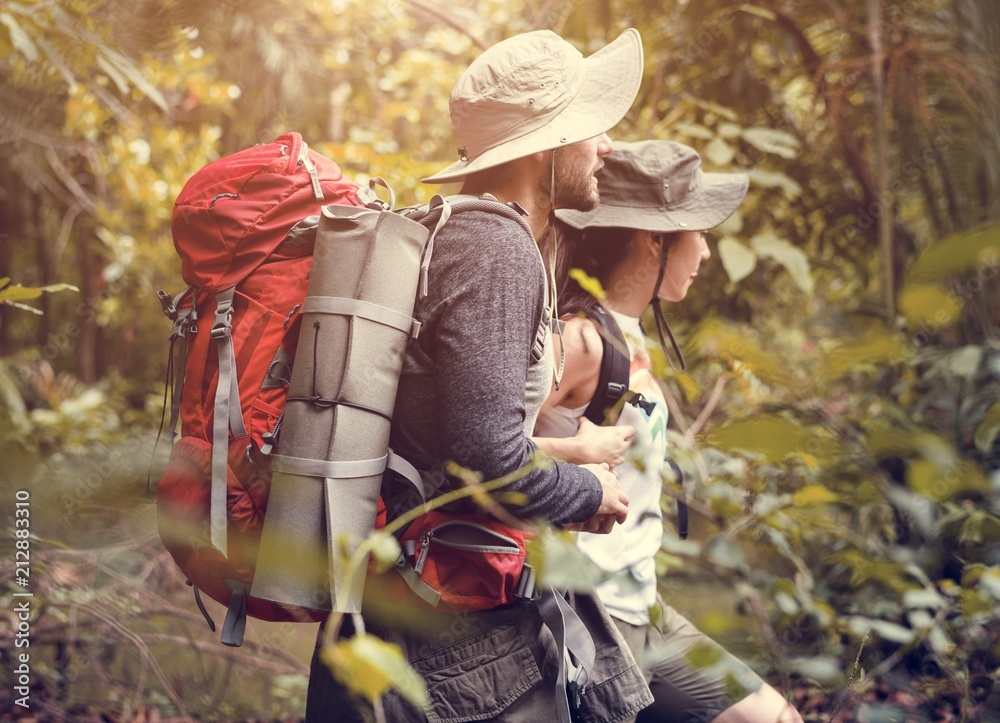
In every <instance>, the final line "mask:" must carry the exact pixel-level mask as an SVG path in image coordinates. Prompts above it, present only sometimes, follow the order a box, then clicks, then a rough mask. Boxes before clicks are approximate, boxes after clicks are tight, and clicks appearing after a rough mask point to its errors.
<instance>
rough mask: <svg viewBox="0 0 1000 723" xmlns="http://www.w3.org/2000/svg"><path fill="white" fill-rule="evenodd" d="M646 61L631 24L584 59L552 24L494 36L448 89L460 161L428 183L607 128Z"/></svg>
mask: <svg viewBox="0 0 1000 723" xmlns="http://www.w3.org/2000/svg"><path fill="white" fill-rule="evenodd" d="M642 65H643V58H642V41H641V40H640V38H639V32H638V31H637V30H634V29H632V28H629V29H628V30H626V31H625V32H623V33H622V34H621V35H619V36H618V37H617V38H616V39H615V40H614V41H613V42H611V43H610V44H608V45H606V46H604V47H603V48H601V49H600V50H598V51H597V52H596V53H594V54H593V55H591V56H589V57H587V58H584V57H583V55H582V54H581V53H580V52H579V51H578V50H577V49H576V48H574V47H573V46H572V45H570V44H569V43H568V42H566V41H565V40H563V39H562V38H560V37H559V36H558V35H556V34H555V33H553V32H552V31H551V30H536V31H534V32H530V33H524V34H522V35H515V36H514V37H512V38H508V39H507V40H504V41H502V42H500V43H497V44H496V45H494V46H493V47H492V48H490V49H488V50H487V51H486V52H484V53H483V54H482V55H480V56H479V57H478V58H476V60H475V61H473V63H472V65H470V66H469V68H468V69H467V70H466V71H465V73H463V74H462V77H461V78H459V79H458V82H457V83H456V84H455V88H454V90H452V92H451V100H450V108H451V123H452V126H453V127H454V128H455V132H456V133H457V134H458V137H459V139H460V141H461V143H462V148H460V149H459V160H458V161H456V162H455V163H452V164H451V165H450V166H448V167H447V168H445V169H444V170H443V171H441V172H439V173H436V174H434V175H433V176H431V177H429V178H425V179H423V182H424V183H450V182H452V181H459V180H462V179H463V178H465V177H466V176H467V175H469V174H471V173H476V172H478V171H483V170H486V169H487V168H493V167H494V166H498V165H500V164H502V163H506V162H508V161H512V160H514V159H516V158H523V157H525V156H530V155H531V154H532V153H539V152H541V151H547V150H550V149H552V148H559V147H560V146H565V145H570V144H572V143H578V142H579V141H583V140H586V139H588V138H593V137H594V136H599V135H600V134H601V133H605V132H607V131H608V130H609V129H611V128H613V127H614V126H615V125H617V124H618V121H620V120H621V119H622V118H623V117H624V116H625V113H627V112H628V109H629V108H630V107H631V106H632V101H633V100H635V96H636V93H637V92H638V91H639V84H640V83H641V82H642Z"/></svg>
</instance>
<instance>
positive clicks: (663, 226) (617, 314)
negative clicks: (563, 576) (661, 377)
mask: <svg viewBox="0 0 1000 723" xmlns="http://www.w3.org/2000/svg"><path fill="white" fill-rule="evenodd" d="M598 177H599V182H600V191H601V203H600V205H599V206H598V207H597V208H595V209H591V210H590V211H579V210H571V209H567V210H560V211H558V212H557V216H558V218H559V219H560V222H561V224H560V233H559V235H560V244H561V245H560V248H559V254H558V258H557V264H556V277H557V283H558V285H559V292H560V312H561V313H563V314H565V315H568V316H569V321H568V322H567V328H566V332H565V338H566V365H565V373H564V376H563V379H562V383H561V384H560V386H559V388H558V389H557V390H553V392H552V394H551V395H550V397H549V399H548V400H547V401H546V404H545V407H544V408H543V411H542V413H541V415H540V416H539V421H538V424H537V427H536V433H537V434H538V435H539V437H550V438H566V437H570V436H572V435H573V434H574V433H575V432H576V429H577V424H578V423H579V421H580V419H581V418H583V415H584V414H585V413H587V410H588V408H589V407H590V402H591V400H592V398H593V397H594V396H595V394H597V393H598V391H599V390H598V389H597V388H598V384H599V381H598V379H599V376H600V373H601V368H602V363H603V361H604V360H603V356H604V354H606V353H623V352H624V350H622V352H615V351H614V350H613V349H611V350H609V349H607V348H606V347H605V346H604V345H603V344H602V339H601V336H600V332H599V330H598V328H599V327H598V324H595V321H594V319H598V318H600V319H603V320H604V321H603V325H605V327H610V328H612V329H617V330H618V331H619V332H620V333H621V335H622V336H624V339H625V346H627V349H628V357H629V359H628V366H629V372H628V376H629V378H628V389H629V391H630V392H632V393H633V394H635V395H636V396H634V397H632V398H630V399H629V401H628V402H626V403H625V404H624V406H621V411H620V416H618V418H617V420H616V421H615V424H616V425H618V426H621V425H628V426H629V427H630V428H631V429H632V430H634V436H633V437H632V446H631V448H630V449H629V451H628V452H627V453H626V454H625V462H623V463H622V464H620V465H619V466H617V467H616V470H617V471H618V473H619V480H620V482H621V484H622V486H623V488H624V489H625V491H626V492H627V493H628V495H629V501H630V503H629V516H628V519H627V520H626V521H625V522H624V524H622V525H619V526H617V527H615V528H614V529H613V530H612V531H611V533H610V534H609V535H601V536H598V535H588V534H583V535H580V537H579V540H578V544H579V547H580V549H581V550H582V551H583V552H584V554H585V555H586V556H587V557H588V558H590V559H591V560H592V561H593V562H594V563H595V564H596V565H597V566H598V567H599V568H600V569H601V570H602V571H603V572H605V573H606V574H607V576H608V577H607V579H605V580H604V581H603V582H601V583H600V584H599V585H598V587H597V590H598V593H599V595H600V597H601V600H602V601H603V602H604V604H605V607H606V608H607V610H608V612H609V613H610V614H611V616H612V618H613V619H614V621H615V623H616V625H617V626H618V628H619V629H620V631H621V632H622V635H623V637H624V638H625V640H626V642H627V643H628V645H629V647H630V649H631V650H632V653H633V655H634V656H635V658H636V659H637V660H642V661H643V667H644V669H645V672H646V678H647V680H648V682H649V685H650V689H651V690H652V692H653V695H654V696H655V701H654V703H653V705H652V706H650V707H649V708H646V709H645V710H643V711H641V712H640V713H639V714H638V717H637V720H638V721H639V722H640V723H642V722H644V721H658V722H659V723H695V722H698V723H701V722H703V721H713V722H714V723H734V722H742V723H765V722H766V723H774V722H775V721H781V722H789V723H791V722H797V723H801V720H802V719H801V717H800V716H799V715H798V713H797V712H796V710H795V709H794V708H793V707H792V706H791V705H790V704H789V703H787V702H786V701H785V700H784V698H783V697H782V696H781V695H780V693H778V691H776V690H775V689H774V688H772V687H771V686H769V685H766V684H765V683H764V682H763V681H762V680H761V679H760V678H759V677H758V676H757V675H756V673H754V672H753V671H752V670H751V669H750V668H749V667H748V666H747V665H746V664H745V663H743V662H742V661H740V660H738V659H737V658H736V657H734V656H733V655H731V654H729V653H728V652H726V651H725V650H723V649H722V648H721V647H720V646H719V645H718V644H717V643H715V642H714V641H712V640H711V639H710V638H708V637H707V636H706V635H704V634H703V633H702V632H701V631H699V630H698V629H697V628H695V627H694V626H693V625H692V624H691V623H690V622H688V621H687V620H686V619H685V618H684V617H683V616H681V615H680V614H679V613H678V612H677V611H676V610H674V609H673V608H672V607H670V606H669V605H666V604H665V603H664V602H663V601H662V600H660V599H659V597H658V595H657V579H656V565H655V561H654V557H655V555H656V553H657V552H658V551H659V549H660V545H661V543H662V537H663V519H662V512H661V506H660V493H661V490H662V478H663V475H664V473H665V472H667V469H666V462H665V456H666V453H667V445H666V425H667V407H666V402H665V401H664V398H663V394H662V392H661V391H660V389H659V387H658V385H657V383H656V380H655V379H654V377H653V375H652V372H651V367H650V363H649V357H648V354H647V353H646V345H645V342H644V341H643V334H642V329H641V326H640V322H639V317H640V315H641V314H642V313H643V311H644V310H645V308H646V307H647V306H648V305H650V304H652V305H653V307H654V317H655V319H656V324H657V327H658V329H661V330H665V331H666V333H667V335H668V336H669V337H670V339H671V340H673V335H672V334H671V333H670V330H669V327H667V325H666V319H665V318H664V317H663V315H662V312H659V309H660V302H661V300H663V301H673V302H677V301H681V300H682V299H683V298H684V297H685V296H686V295H687V292H688V289H689V288H690V287H691V285H692V284H693V283H694V281H695V280H696V278H697V276H698V269H699V267H700V265H701V264H702V263H703V262H704V261H707V260H708V258H709V257H710V255H711V254H710V251H709V248H708V245H707V244H706V242H705V237H704V232H705V231H707V230H709V229H711V228H713V227H715V226H717V225H719V224H720V223H722V222H723V221H725V220H726V218H728V217H729V216H730V215H731V214H732V213H733V212H734V211H735V210H736V209H737V207H739V205H740V203H741V202H742V200H743V197H744V196H745V194H746V191H747V183H748V178H747V176H746V175H745V174H742V173H705V172H703V171H702V170H701V158H700V157H699V155H698V153H697V152H696V151H695V150H694V149H693V148H689V147H688V146H685V145H682V144H680V143H673V142H669V141H643V142H639V143H619V144H617V145H616V146H615V151H614V152H613V153H612V154H610V155H608V156H607V157H606V158H605V166H604V169H603V170H602V171H601V173H600V174H599V176H598ZM570 269H581V270H583V271H584V272H585V273H587V274H588V275H590V276H592V277H595V278H596V279H597V280H598V281H599V282H600V283H601V286H602V287H603V289H604V298H603V300H601V301H598V300H597V299H596V298H595V297H594V296H593V295H592V294H591V293H589V292H588V291H586V290H584V289H583V288H582V287H581V286H580V284H579V283H578V282H577V281H575V280H573V279H571V278H570V277H569V270H570ZM657 312H659V313H657ZM605 333H606V332H605ZM660 342H661V344H663V346H664V352H665V353H667V354H669V353H670V352H669V351H668V349H667V348H666V344H665V342H664V338H663V334H662V331H661V333H660ZM673 352H674V353H675V354H676V355H677V357H678V359H679V361H680V365H681V366H682V367H683V359H682V358H681V357H680V351H679V348H678V346H677V344H676V343H674V344H673ZM538 441H539V444H540V445H541V446H542V448H543V449H547V448H551V447H553V445H555V444H557V443H556V442H554V441H549V440H546V439H539V440H538ZM559 441H565V440H564V439H560V440H559ZM553 451H558V450H553ZM622 580H627V581H628V582H627V583H626V584H622V583H621V581H622ZM651 610H656V611H658V614H657V615H656V616H655V618H656V619H655V620H654V619H652V617H651V614H650V611H651ZM695 647H698V648H699V649H706V648H707V649H711V650H713V651H714V653H715V655H714V656H713V657H714V658H715V660H716V662H715V663H713V664H712V665H710V666H707V667H705V668H698V667H696V666H694V665H693V664H692V663H691V662H690V661H689V659H688V653H689V652H691V651H692V650H693V649H694V648H695Z"/></svg>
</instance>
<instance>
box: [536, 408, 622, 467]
mask: <svg viewBox="0 0 1000 723" xmlns="http://www.w3.org/2000/svg"><path fill="white" fill-rule="evenodd" d="M634 436H635V428H634V427H630V426H628V425H622V426H620V427H619V426H614V427H599V426H598V425H596V424H594V423H593V422H591V421H590V420H589V419H587V418H586V417H581V418H580V427H579V428H578V429H577V432H576V434H575V435H573V436H572V437H532V438H531V441H533V442H534V443H535V444H537V445H538V448H539V449H540V450H542V451H543V452H545V454H547V455H549V456H550V457H555V458H556V459H561V460H565V461H566V462H572V463H573V464H601V463H604V464H607V465H608V466H610V467H611V468H612V469H614V467H615V466H616V465H619V464H621V463H622V462H624V461H625V450H627V449H628V448H629V445H630V444H631V443H632V437H634Z"/></svg>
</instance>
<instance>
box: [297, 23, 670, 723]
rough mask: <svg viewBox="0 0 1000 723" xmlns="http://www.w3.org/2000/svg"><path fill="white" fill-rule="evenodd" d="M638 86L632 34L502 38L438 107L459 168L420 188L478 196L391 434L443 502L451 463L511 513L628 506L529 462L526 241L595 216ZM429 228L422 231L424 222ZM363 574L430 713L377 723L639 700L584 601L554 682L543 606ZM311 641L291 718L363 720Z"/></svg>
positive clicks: (535, 348)
mask: <svg viewBox="0 0 1000 723" xmlns="http://www.w3.org/2000/svg"><path fill="white" fill-rule="evenodd" d="M641 79H642V47H641V43H640V40H639V35H638V33H637V32H636V31H635V30H627V31H625V32H624V33H622V35H621V36H619V37H618V38H617V39H616V40H614V41H613V42H611V43H610V44H609V45H607V46H606V47H604V48H602V49H601V50H598V51H597V52H595V53H594V54H593V55H591V56H589V57H586V58H585V57H584V56H583V55H582V54H581V53H580V52H579V51H577V50H576V49H575V48H573V46H572V45H570V44H569V43H567V42H566V41H564V40H562V39H561V38H559V37H558V36H557V35H555V34H554V33H552V32H549V31H536V32H532V33H527V34H524V35H519V36H515V37H513V38H510V39H508V40H505V41H503V42H501V43H499V44H498V45H496V46H494V47H492V48H490V49H489V50H487V51H486V52H484V53H483V54H482V55H481V56H480V57H479V58H478V59H477V60H476V61H474V62H473V63H472V65H471V66H470V67H469V68H468V69H467V70H466V71H465V73H464V74H463V75H462V77H461V78H460V79H459V80H458V82H457V84H456V86H455V88H454V90H453V92H452V94H451V102H450V106H451V118H452V123H453V125H454V127H455V130H456V132H457V133H458V136H459V139H460V142H461V144H462V148H461V149H460V151H459V159H458V161H456V162H455V163H452V164H451V165H450V166H449V167H448V168H446V169H444V170H443V171H441V172H440V173H437V174H435V175H434V176H431V177H430V178H427V179H425V181H426V182H429V183H450V182H453V181H460V182H462V184H463V185H462V193H463V194H466V195H468V196H473V197H477V198H478V200H480V201H482V202H483V203H482V208H481V209H471V210H470V209H469V208H468V207H467V206H466V208H465V210H462V211H461V212H459V213H454V214H452V216H451V218H450V220H448V221H447V223H446V224H445V225H444V226H443V227H441V228H440V230H439V232H438V233H436V235H435V236H434V240H433V254H432V255H431V256H430V262H429V266H428V269H427V280H428V283H427V293H426V295H420V294H418V298H417V300H416V303H415V307H414V312H413V315H414V317H415V318H416V320H417V321H419V322H420V324H421V332H420V336H419V338H417V339H415V340H412V341H411V342H410V343H409V345H408V347H407V351H406V358H405V361H404V366H403V373H402V376H401V377H400V381H399V387H398V392H397V395H396V404H395V410H394V413H393V422H392V432H391V438H390V444H391V446H392V448H393V450H394V451H395V452H396V453H397V454H398V455H400V456H401V457H403V458H405V459H407V460H408V461H410V462H411V463H412V464H413V465H414V466H416V467H417V468H418V469H420V470H422V471H424V474H423V477H424V479H425V482H426V483H427V484H428V485H430V486H432V487H435V488H437V489H440V490H441V491H442V492H446V491H448V490H450V489H454V488H456V487H460V486H462V483H461V481H460V480H459V479H456V478H455V477H453V476H450V475H447V474H445V473H444V471H443V470H444V468H445V466H444V463H445V462H447V461H451V462H454V463H456V464H457V465H458V466H459V467H462V468H465V469H467V470H474V471H475V472H476V473H478V474H479V475H481V477H482V479H485V480H494V479H499V478H502V477H507V478H510V479H512V480H513V481H512V482H511V483H510V484H509V485H508V486H507V487H505V488H504V492H510V493H514V494H512V495H511V497H512V498H517V499H519V500H524V501H525V503H524V504H523V505H520V506H517V505H513V504H511V505H509V506H508V513H510V514H515V515H517V516H518V517H520V518H522V519H532V518H535V517H544V518H547V519H548V520H550V521H552V522H553V523H555V524H557V525H561V526H569V525H580V526H582V527H583V528H584V529H589V530H592V531H594V532H599V531H605V532H606V531H607V530H608V529H610V527H611V526H613V525H614V524H615V523H618V522H621V521H623V520H624V519H625V518H626V514H627V504H628V501H627V497H626V496H625V495H624V494H623V493H622V491H621V488H620V486H619V485H618V483H617V479H616V477H615V476H614V474H612V473H611V472H609V471H608V470H607V469H603V468H601V467H600V466H597V465H590V466H586V467H581V466H576V465H573V464H568V463H565V462H560V463H558V464H557V465H554V466H553V465H538V464H535V463H534V459H535V452H536V448H535V446H534V445H533V444H532V443H531V441H530V440H529V438H528V437H527V435H528V434H530V431H531V429H532V428H533V426H534V421H535V418H536V416H537V413H538V410H539V408H540V407H541V404H542V402H543V401H544V399H545V396H546V395H547V393H548V389H549V386H550V382H551V379H552V374H553V371H552V363H551V359H552V355H551V354H549V353H548V351H547V345H548V339H549V337H550V334H549V329H550V324H551V321H552V319H551V317H552V313H553V309H554V303H553V300H552V298H551V294H550V292H551V293H552V294H554V289H555V285H554V283H550V282H549V281H548V280H547V278H546V272H545V266H544V264H543V262H542V258H541V255H540V253H539V250H538V247H537V244H536V241H535V238H536V237H537V236H541V235H542V234H543V233H544V231H545V229H546V228H548V226H549V221H550V217H551V212H552V211H553V209H554V208H574V209H578V210H587V209H591V208H594V207H595V206H596V205H597V202H598V194H597V182H596V179H595V174H596V172H597V171H598V170H599V169H600V167H601V166H602V165H603V161H602V160H601V159H602V158H603V157H604V156H605V155H607V153H609V152H610V151H611V148H612V146H611V142H610V140H609V139H608V137H607V135H605V134H606V132H607V131H608V130H609V129H610V128H612V127H613V126H614V125H615V124H616V123H617V122H618V121H619V120H621V118H622V117H623V116H624V115H625V113H626V112H627V111H628V108H629V107H630V106H631V104H632V101H633V99H634V97H635V94H636V92H637V91H638V88H639V84H640V82H641ZM498 201H499V203H498ZM456 205H457V204H456ZM504 206H506V208H504ZM436 218H437V217H435V216H433V215H431V214H428V216H427V217H424V219H422V221H421V222H425V223H427V224H428V225H431V226H432V225H433V222H434V220H435V219H436ZM428 219H429V220H428ZM431 245H432V244H431V242H430V241H429V242H428V247H430V246H431ZM382 497H383V499H384V500H385V504H386V508H387V512H388V518H389V519H390V520H391V519H394V518H395V517H397V516H399V514H401V513H402V512H403V511H406V510H408V509H411V508H413V507H416V506H417V505H418V504H419V502H420V500H419V499H414V497H413V490H412V488H411V487H410V485H409V484H408V483H406V482H405V481H404V480H402V479H401V478H399V477H397V476H396V475H395V474H394V473H391V472H390V473H387V475H386V477H385V479H384V480H383V486H382ZM453 510H454V507H453V506H449V512H451V511H453ZM457 511H458V512H468V511H469V510H468V506H467V505H466V506H462V507H460V508H459V509H458V510H457ZM388 574H390V575H392V574H393V572H392V571H390V572H389V573H388ZM377 580H378V578H377V577H376V578H374V580H372V581H371V582H372V583H373V584H371V585H370V586H369V592H371V593H372V595H367V594H366V599H365V603H364V604H365V608H364V622H365V627H366V629H367V631H368V632H369V633H374V634H375V635H377V636H378V637H380V638H382V639H383V640H385V641H388V642H390V643H392V644H395V645H398V646H399V648H400V649H401V651H402V653H403V655H404V656H405V658H406V660H407V661H408V662H409V664H410V665H411V666H412V667H413V668H414V669H415V670H416V672H417V673H418V674H419V675H421V676H422V677H423V678H424V680H425V682H426V683H427V688H428V693H429V696H430V702H429V707H428V709H427V710H417V709H416V708H414V707H413V705H411V704H410V703H408V702H407V701H406V700H405V699H404V698H403V697H402V696H401V695H400V694H399V693H398V692H395V691H391V692H389V693H387V694H386V695H385V696H384V697H383V699H382V701H381V704H382V705H383V706H384V714H385V719H386V720H390V721H393V722H394V723H395V722H397V721H424V720H433V721H439V720H449V721H465V720H486V719H489V720H498V721H513V722H516V721H560V723H569V721H570V720H571V719H572V720H580V721H619V720H623V719H625V718H628V717H629V716H631V715H634V714H635V712H636V711H638V710H639V709H641V708H643V707H644V706H646V705H648V704H649V703H650V702H651V701H652V696H651V695H650V693H649V689H648V686H647V684H646V682H645V679H644V677H643V675H642V673H641V671H640V670H639V669H638V667H637V665H636V663H635V661H634V660H633V658H632V656H631V654H630V653H629V652H628V649H627V648H626V647H625V646H624V642H623V640H622V637H621V635H620V633H619V632H618V630H617V628H616V627H615V625H614V623H613V622H612V621H611V619H610V617H609V616H608V614H607V612H606V611H605V610H604V608H603V606H601V604H600V601H599V599H598V598H597V595H596V592H594V591H593V590H591V591H584V592H578V593H574V594H572V595H570V596H569V597H568V603H567V604H568V606H569V607H570V608H572V610H571V612H572V613H574V614H575V615H576V616H578V618H579V619H580V620H582V621H583V625H581V626H580V628H583V629H584V630H585V631H589V633H590V638H591V639H592V641H593V648H592V649H591V651H590V652H591V655H590V656H589V657H590V658H591V659H592V660H593V666H592V667H591V669H590V670H589V671H587V675H586V676H585V678H573V680H572V681H571V683H572V685H570V686H568V685H567V676H566V675H565V673H566V672H567V671H568V670H569V669H570V668H573V669H574V670H573V672H574V674H576V670H577V668H576V665H575V663H573V661H570V664H567V662H566V660H567V657H568V656H566V655H565V654H564V653H565V650H566V648H568V647H569V646H568V645H565V646H564V645H563V644H562V642H557V641H560V640H561V639H562V633H556V632H555V628H554V627H553V626H551V625H550V624H549V621H548V618H546V619H544V620H543V617H542V613H541V612H540V610H541V605H540V604H536V603H535V602H532V601H529V600H518V601H516V602H513V603H510V604H507V605H504V606H502V607H497V608H493V609H489V610H485V611H479V612H470V613H465V614H462V615H451V614H447V613H442V612H437V611H435V612H423V611H421V610H419V609H418V608H417V607H415V606H410V605H408V604H407V603H405V602H404V601H401V599H399V598H393V597H391V596H387V595H386V596H381V597H379V595H378V590H377V586H376V585H375V584H374V583H375V581H377ZM562 602H564V603H565V602H567V599H566V598H563V600H562ZM555 603H556V604H557V605H559V606H560V607H559V608H558V609H559V610H563V608H562V605H561V603H559V601H555ZM570 617H571V616H570V615H569V614H568V613H567V615H566V619H567V620H569V619H570ZM578 629H579V628H578ZM566 630H567V631H568V623H567V626H566ZM566 639H567V640H568V639H569V634H568V632H567V635H566ZM321 648H322V644H321V641H320V644H318V645H317V649H316V655H315V656H314V658H313V664H312V674H311V676H310V683H309V693H308V701H307V714H306V719H307V720H309V721H313V720H315V721H322V720H338V721H343V720H349V721H356V720H365V719H367V718H368V717H370V714H371V709H370V708H369V707H368V706H363V705H359V704H358V703H357V701H355V700H353V699H352V698H351V697H350V696H349V695H347V694H346V691H345V689H344V688H343V686H341V685H340V684H339V683H337V682H336V681H335V680H334V679H333V677H332V676H331V675H330V671H329V670H328V669H327V668H326V666H325V665H324V663H323V656H322V655H321V653H322V650H321ZM577 662H579V661H577ZM581 681H585V684H582V685H581ZM573 686H575V687H573ZM568 687H569V688H570V689H571V690H572V692H573V693H574V695H572V696H569V697H568V696H567V688H568ZM571 709H572V710H571Z"/></svg>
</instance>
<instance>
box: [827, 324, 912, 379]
mask: <svg viewBox="0 0 1000 723" xmlns="http://www.w3.org/2000/svg"><path fill="white" fill-rule="evenodd" d="M912 357H913V351H912V350H911V349H910V348H909V346H908V343H907V340H906V339H904V338H903V337H902V336H900V335H899V334H897V333H896V332H890V331H883V330H875V331H872V332H870V333H868V334H867V335H866V336H864V337H862V338H861V340H860V341H856V342H851V343H844V344H840V345H839V346H836V347H834V348H832V349H830V350H829V351H828V352H827V354H826V357H825V358H824V359H823V361H822V362H821V363H820V366H819V368H818V369H817V375H818V376H820V377H821V378H824V379H834V378H836V377H839V376H842V375H844V374H847V373H850V372H857V371H862V370H865V369H867V368H872V367H877V366H881V365H885V364H900V363H902V362H904V361H906V360H908V359H911V358H912Z"/></svg>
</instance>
